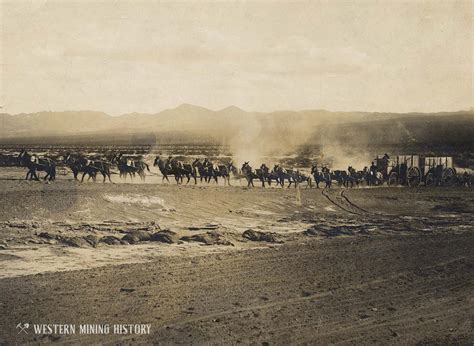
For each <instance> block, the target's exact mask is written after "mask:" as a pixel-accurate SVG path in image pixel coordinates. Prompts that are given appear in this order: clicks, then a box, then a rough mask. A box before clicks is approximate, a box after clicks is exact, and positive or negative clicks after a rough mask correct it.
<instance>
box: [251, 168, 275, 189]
mask: <svg viewBox="0 0 474 346" xmlns="http://www.w3.org/2000/svg"><path fill="white" fill-rule="evenodd" d="M255 174H256V175H257V176H258V179H260V181H261V182H262V187H265V181H267V182H268V185H271V183H272V182H271V180H270V181H268V176H269V168H268V167H267V165H265V164H264V163H263V164H262V165H261V166H260V168H258V169H256V170H255Z"/></svg>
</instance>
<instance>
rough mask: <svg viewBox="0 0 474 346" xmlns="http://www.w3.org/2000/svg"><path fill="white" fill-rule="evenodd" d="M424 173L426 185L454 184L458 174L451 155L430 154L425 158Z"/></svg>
mask: <svg viewBox="0 0 474 346" xmlns="http://www.w3.org/2000/svg"><path fill="white" fill-rule="evenodd" d="M422 167H423V175H424V182H425V185H426V186H435V185H441V186H452V185H454V184H456V180H457V174H456V169H455V168H454V166H453V158H452V157H451V156H429V157H424V158H423V166H422Z"/></svg>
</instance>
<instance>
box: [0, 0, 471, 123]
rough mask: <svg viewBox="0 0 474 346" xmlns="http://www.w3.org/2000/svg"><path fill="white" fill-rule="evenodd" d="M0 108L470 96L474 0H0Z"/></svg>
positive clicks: (250, 106)
mask: <svg viewBox="0 0 474 346" xmlns="http://www.w3.org/2000/svg"><path fill="white" fill-rule="evenodd" d="M0 3H1V5H0V6H1V7H0V13H1V18H0V20H1V33H2V36H1V41H0V50H1V65H0V66H1V70H0V72H1V74H0V80H1V85H0V106H2V107H3V110H0V111H4V112H9V113H19V112H35V111H42V110H80V109H81V110H83V109H90V110H99V111H105V112H108V113H111V114H121V113H127V112H133V111H136V112H158V111H160V110H163V109H164V108H172V107H176V106H178V105H179V104H181V103H192V104H198V105H202V106H205V107H208V108H211V109H220V108H223V107H226V106H229V105H236V106H239V107H241V108H244V109H246V110H258V111H272V110H278V109H292V110H301V109H321V108H324V109H329V110H368V111H397V112H406V111H443V110H460V109H468V108H471V107H472V102H473V85H472V81H473V61H472V58H473V56H472V55H473V41H472V40H473V34H474V33H473V19H472V18H473V12H472V10H473V9H472V2H471V1H465V2H462V1H445V2H440V1H436V2H434V1H433V2H432V1H425V2H418V1H409V2H404V3H403V2H398V1H397V2H392V3H389V2H387V1H322V2H316V1H312V2H296V3H295V2H293V3H289V2H278V3H277V2H268V1H266V2H244V3H234V2H233V3H231V2H219V3H203V2H193V3H191V2H187V3H176V2H174V3H158V2H156V1H154V2H151V1H142V2H138V1H128V2H126V1H102V2H101V3H99V2H97V1H75V2H72V1H18V0H16V1H5V0H0Z"/></svg>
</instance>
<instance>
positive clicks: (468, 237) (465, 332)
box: [0, 169, 474, 344]
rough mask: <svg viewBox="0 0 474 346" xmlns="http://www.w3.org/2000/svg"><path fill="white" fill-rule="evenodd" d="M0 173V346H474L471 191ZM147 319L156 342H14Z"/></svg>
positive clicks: (64, 338) (84, 338) (60, 338)
mask: <svg viewBox="0 0 474 346" xmlns="http://www.w3.org/2000/svg"><path fill="white" fill-rule="evenodd" d="M22 174H23V171H18V170H14V169H10V170H2V173H0V195H1V202H2V203H1V207H0V292H1V293H2V294H1V295H0V342H7V343H12V344H14V343H25V342H35V341H36V342H49V341H57V342H65V343H67V342H80V343H90V342H110V343H117V342H125V343H128V342H131V341H136V342H144V343H147V342H151V341H158V342H163V343H191V342H193V343H210V342H211V343H212V342H214V343H238V342H243V343H249V342H252V343H265V342H268V343H277V344H288V343H305V342H310V343H314V342H315V343H320V344H326V343H353V342H356V343H394V344H395V343H397V344H399V343H409V344H416V343H422V344H423V343H425V344H431V343H442V344H444V343H460V344H469V343H472V342H474V334H473V327H472V326H473V324H472V323H473V322H472V321H473V315H474V302H473V300H472V296H473V292H474V284H473V282H472V277H473V273H474V270H473V265H474V258H473V254H472V253H473V252H472V248H473V245H474V236H473V231H474V229H473V226H472V225H473V212H474V207H473V206H474V203H473V202H474V194H473V193H472V190H471V189H466V188H462V189H461V188H452V189H446V188H432V189H427V188H419V189H408V188H364V189H352V190H345V189H337V188H336V189H332V190H330V191H328V190H316V189H304V188H301V189H293V188H292V189H286V188H285V189H280V188H269V189H262V188H254V189H247V188H245V187H240V186H238V182H235V183H236V185H237V186H233V187H223V186H213V185H208V186H207V185H197V186H194V185H191V186H175V185H173V184H170V185H166V184H164V185H162V184H150V183H147V184H102V183H95V184H94V183H86V184H79V183H75V182H73V181H71V180H67V179H64V178H61V179H59V180H58V181H57V182H55V183H53V184H44V183H37V182H26V181H23V180H18V178H19V177H21V176H22ZM20 322H22V323H25V322H27V323H30V324H34V323H72V324H80V323H101V324H115V323H148V324H151V333H150V334H149V335H114V334H109V335H78V334H76V335H34V333H31V332H30V333H29V334H28V335H26V334H25V333H21V334H18V330H17V329H16V328H15V327H16V325H17V324H18V323H20Z"/></svg>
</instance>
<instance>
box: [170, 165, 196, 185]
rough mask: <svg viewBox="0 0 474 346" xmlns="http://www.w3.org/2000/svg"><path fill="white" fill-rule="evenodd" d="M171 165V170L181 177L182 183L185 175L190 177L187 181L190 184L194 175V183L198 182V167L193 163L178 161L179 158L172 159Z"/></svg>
mask: <svg viewBox="0 0 474 346" xmlns="http://www.w3.org/2000/svg"><path fill="white" fill-rule="evenodd" d="M170 167H171V170H172V171H173V172H174V174H175V175H177V176H178V177H179V180H180V183H183V177H186V178H187V179H188V180H187V181H186V184H188V183H189V181H190V180H191V177H193V178H194V184H197V178H196V168H195V167H193V166H192V165H190V164H188V163H186V164H183V163H182V162H180V161H177V160H171V161H170Z"/></svg>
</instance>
